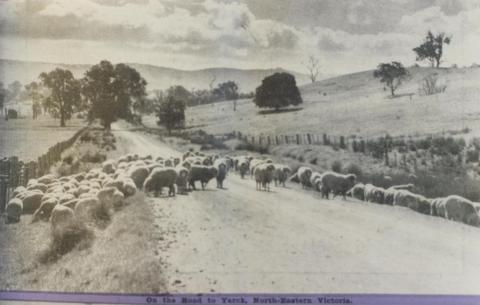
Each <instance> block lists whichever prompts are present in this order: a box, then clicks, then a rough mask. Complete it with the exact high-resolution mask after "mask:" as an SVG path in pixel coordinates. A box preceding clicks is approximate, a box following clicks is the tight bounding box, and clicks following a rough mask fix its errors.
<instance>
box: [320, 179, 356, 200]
mask: <svg viewBox="0 0 480 305" xmlns="http://www.w3.org/2000/svg"><path fill="white" fill-rule="evenodd" d="M356 179H357V177H356V176H355V175H354V174H348V175H342V174H338V173H335V172H326V173H324V174H323V175H322V197H324V198H326V199H328V197H329V194H330V192H333V195H334V196H337V195H342V196H343V199H345V200H346V199H347V198H346V195H347V192H348V190H349V189H351V188H352V187H353V186H354V185H355V181H356Z"/></svg>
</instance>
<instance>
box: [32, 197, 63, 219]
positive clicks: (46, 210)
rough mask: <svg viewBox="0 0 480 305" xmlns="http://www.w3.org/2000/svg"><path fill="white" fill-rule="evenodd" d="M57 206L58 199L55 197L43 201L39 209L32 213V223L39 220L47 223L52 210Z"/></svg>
mask: <svg viewBox="0 0 480 305" xmlns="http://www.w3.org/2000/svg"><path fill="white" fill-rule="evenodd" d="M57 204H58V199H57V198H55V197H52V198H49V199H47V200H45V201H43V202H42V204H41V205H40V207H39V208H38V209H37V210H36V211H35V213H33V217H32V223H33V222H36V221H39V220H44V221H48V219H49V218H50V215H51V214H52V210H53V209H54V208H55V206H56V205H57Z"/></svg>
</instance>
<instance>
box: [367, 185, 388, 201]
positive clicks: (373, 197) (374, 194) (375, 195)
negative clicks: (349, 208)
mask: <svg viewBox="0 0 480 305" xmlns="http://www.w3.org/2000/svg"><path fill="white" fill-rule="evenodd" d="M384 200H385V189H383V188H381V187H376V186H374V187H369V188H367V190H366V191H365V201H368V202H372V203H378V204H383V203H384Z"/></svg>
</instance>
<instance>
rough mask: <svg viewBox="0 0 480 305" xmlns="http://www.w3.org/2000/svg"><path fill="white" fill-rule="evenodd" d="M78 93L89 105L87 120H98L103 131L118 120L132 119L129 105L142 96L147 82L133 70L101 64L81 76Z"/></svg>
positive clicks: (139, 99)
mask: <svg viewBox="0 0 480 305" xmlns="http://www.w3.org/2000/svg"><path fill="white" fill-rule="evenodd" d="M82 83H83V86H82V93H83V95H84V97H85V98H86V100H87V101H88V102H89V104H90V111H89V117H90V119H95V118H98V119H100V120H101V122H102V125H103V126H104V127H105V128H106V129H110V125H111V123H112V122H115V121H116V120H117V119H119V118H122V119H126V120H130V119H132V105H133V104H134V103H138V102H140V101H141V99H143V98H144V97H145V95H146V85H147V82H146V81H145V79H143V77H141V75H140V73H138V72H137V71H136V70H135V69H134V68H131V67H129V66H128V65H125V64H117V65H115V66H114V65H112V64H111V63H110V62H109V61H106V60H104V61H101V62H100V63H99V64H97V65H94V66H93V67H91V68H90V69H89V70H88V71H87V72H85V77H84V78H83V80H82Z"/></svg>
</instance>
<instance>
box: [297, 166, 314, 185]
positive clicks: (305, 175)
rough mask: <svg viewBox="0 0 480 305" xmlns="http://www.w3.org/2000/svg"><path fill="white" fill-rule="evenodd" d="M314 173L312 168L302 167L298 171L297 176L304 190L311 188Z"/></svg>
mask: <svg viewBox="0 0 480 305" xmlns="http://www.w3.org/2000/svg"><path fill="white" fill-rule="evenodd" d="M312 174H313V171H312V169H311V168H309V167H306V166H302V167H300V168H299V169H298V171H297V175H298V179H299V180H300V183H301V184H302V188H303V189H306V188H307V187H311V186H312V185H311V184H310V177H312Z"/></svg>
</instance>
